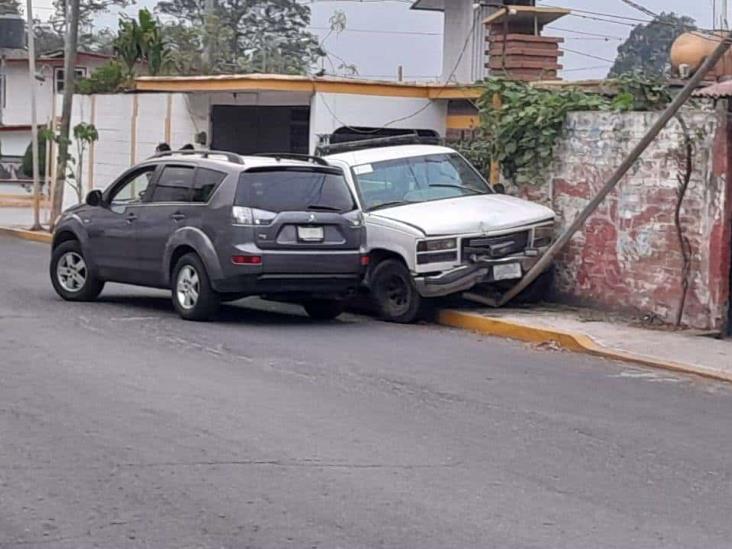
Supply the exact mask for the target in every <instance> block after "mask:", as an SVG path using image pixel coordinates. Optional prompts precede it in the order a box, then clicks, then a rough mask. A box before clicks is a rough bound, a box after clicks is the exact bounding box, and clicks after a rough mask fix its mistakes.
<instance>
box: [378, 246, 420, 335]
mask: <svg viewBox="0 0 732 549" xmlns="http://www.w3.org/2000/svg"><path fill="white" fill-rule="evenodd" d="M370 287H371V295H372V296H373V299H374V301H375V303H376V306H377V308H378V311H379V315H380V316H381V318H382V320H386V321H387V322H398V323H401V324H408V323H410V322H414V321H415V320H416V319H417V317H418V316H419V313H420V310H421V308H422V297H421V296H420V295H419V293H418V292H417V288H416V287H415V285H414V281H413V280H412V275H411V273H410V272H409V269H407V267H406V266H405V265H404V264H403V263H402V262H401V261H398V260H396V259H386V260H384V261H382V262H381V263H379V264H378V265H376V267H374V270H373V272H372V273H371V277H370Z"/></svg>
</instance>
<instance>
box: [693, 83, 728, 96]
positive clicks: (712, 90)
mask: <svg viewBox="0 0 732 549" xmlns="http://www.w3.org/2000/svg"><path fill="white" fill-rule="evenodd" d="M694 97H707V98H710V99H721V98H723V97H732V80H726V81H724V82H717V83H716V84H712V85H711V86H707V87H706V88H702V89H700V90H696V91H695V92H694Z"/></svg>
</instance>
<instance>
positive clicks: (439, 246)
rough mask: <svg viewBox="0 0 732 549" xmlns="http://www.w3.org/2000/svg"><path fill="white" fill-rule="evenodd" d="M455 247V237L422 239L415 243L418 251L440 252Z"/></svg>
mask: <svg viewBox="0 0 732 549" xmlns="http://www.w3.org/2000/svg"><path fill="white" fill-rule="evenodd" d="M455 248H457V238H442V239H440V240H422V241H421V242H419V243H418V244H417V251H418V252H441V251H442V250H454V249H455Z"/></svg>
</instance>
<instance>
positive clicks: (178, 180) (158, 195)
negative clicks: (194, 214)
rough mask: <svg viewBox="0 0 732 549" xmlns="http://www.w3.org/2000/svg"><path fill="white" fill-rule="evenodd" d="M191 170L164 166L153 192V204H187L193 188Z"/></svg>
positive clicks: (184, 167)
mask: <svg viewBox="0 0 732 549" xmlns="http://www.w3.org/2000/svg"><path fill="white" fill-rule="evenodd" d="M193 172H194V170H193V168H191V167H187V166H165V167H164V168H163V171H162V173H161V174H160V178H159V179H158V182H157V184H156V185H155V190H154V191H153V196H152V201H153V202H189V201H190V199H191V188H192V187H193Z"/></svg>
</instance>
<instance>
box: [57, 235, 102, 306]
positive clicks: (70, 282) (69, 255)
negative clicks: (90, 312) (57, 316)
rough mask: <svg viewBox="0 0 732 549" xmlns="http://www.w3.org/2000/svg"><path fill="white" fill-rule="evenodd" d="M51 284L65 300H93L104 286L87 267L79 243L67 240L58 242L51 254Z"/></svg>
mask: <svg viewBox="0 0 732 549" xmlns="http://www.w3.org/2000/svg"><path fill="white" fill-rule="evenodd" d="M50 270H51V273H50V274H51V284H53V289H54V290H56V293H57V294H58V295H60V296H61V297H62V298H64V299H65V300H66V301H93V300H95V299H96V298H97V296H99V294H100V293H101V292H102V289H103V288H104V281H103V280H99V279H98V278H97V277H96V276H94V273H93V272H92V271H91V270H90V269H89V265H88V264H87V262H86V259H85V258H84V252H83V251H82V250H81V244H79V242H78V241H76V240H69V241H66V242H63V243H61V244H59V245H58V246H57V247H56V248H55V249H54V250H53V253H52V254H51V268H50Z"/></svg>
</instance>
